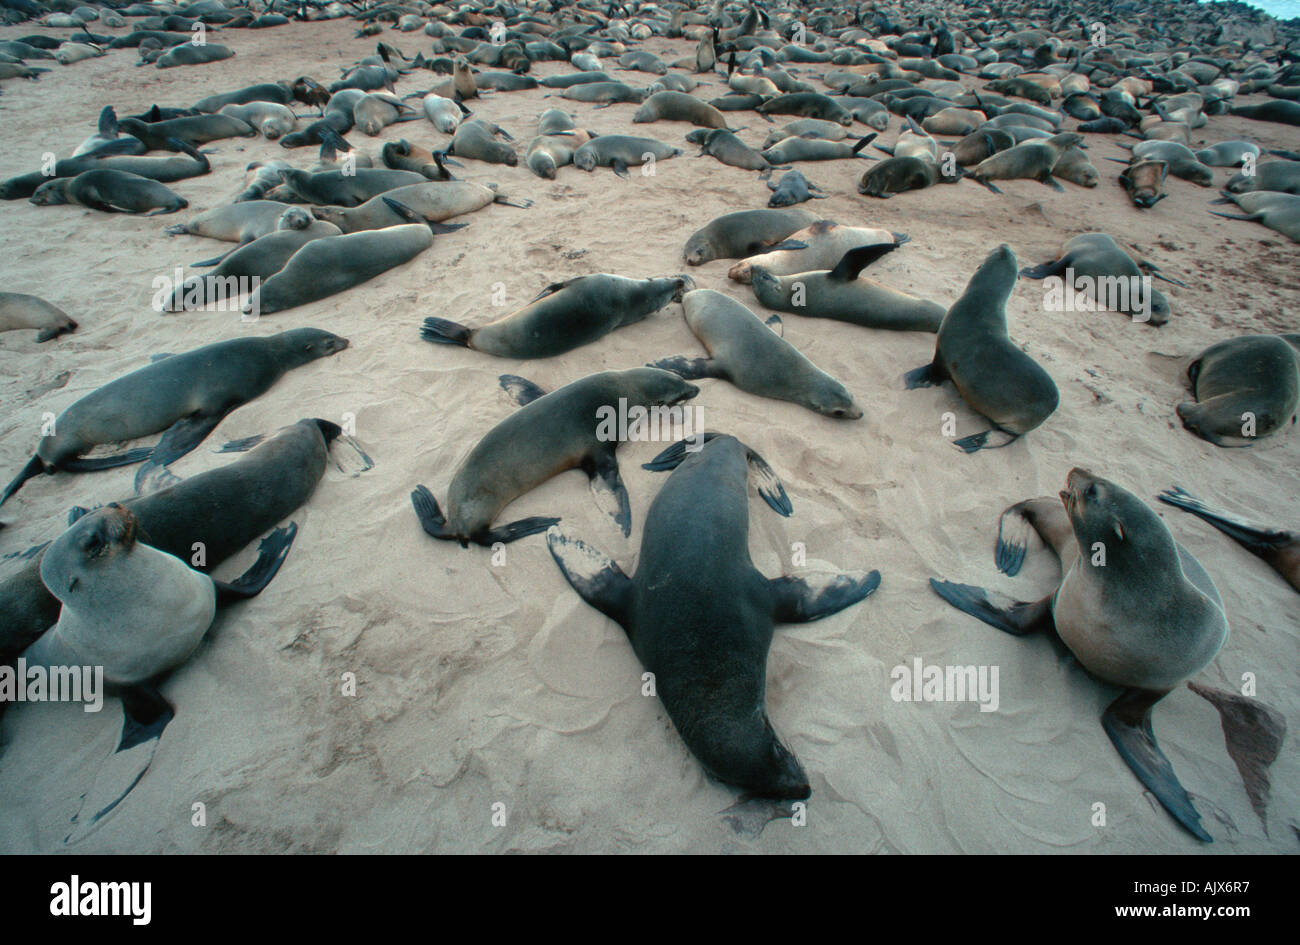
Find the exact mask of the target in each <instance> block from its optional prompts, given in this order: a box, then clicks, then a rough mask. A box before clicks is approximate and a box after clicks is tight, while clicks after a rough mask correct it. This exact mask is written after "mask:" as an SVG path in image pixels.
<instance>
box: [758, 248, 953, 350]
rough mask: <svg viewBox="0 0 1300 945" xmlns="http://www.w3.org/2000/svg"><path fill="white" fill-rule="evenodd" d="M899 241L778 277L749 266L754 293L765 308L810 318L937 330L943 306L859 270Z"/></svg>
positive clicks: (854, 250) (898, 327)
mask: <svg viewBox="0 0 1300 945" xmlns="http://www.w3.org/2000/svg"><path fill="white" fill-rule="evenodd" d="M898 245H899V244H898V243H895V242H892V241H887V242H883V243H874V244H868V245H866V246H859V247H857V248H855V249H851V250H848V251H847V252H845V253H844V254H843V256H842V257H841V258H840V259H839V260H838V262H837V263H836V265H835V266H834V267H833V268H831V269H829V270H818V271H814V272H796V273H792V274H790V275H787V276H776V275H773V274H772V273H770V272H768V271H767V270H766V269H764V268H763V267H762V266H758V265H754V266H751V267H750V283H751V286H752V288H753V290H754V297H755V298H757V299H758V301H759V302H760V303H762V304H763V305H765V306H767V307H768V308H771V309H775V310H776V311H778V312H790V313H793V314H795V315H804V316H807V317H809V318H831V319H834V320H836V321H841V322H849V323H850V324H853V325H861V326H863V327H864V328H881V329H888V330H890V331H929V332H934V331H938V329H939V325H940V323H941V322H942V321H943V318H944V308H943V306H942V305H937V304H935V303H934V302H930V301H928V300H926V299H920V298H917V297H916V296H913V295H908V294H907V293H906V292H899V291H898V290H897V289H891V288H889V287H888V286H885V285H881V284H880V283H879V282H876V281H875V280H873V279H861V278H859V273H860V272H861V271H862V270H863V269H864V268H865V267H866V266H868V265H870V264H871V263H872V262H874V261H876V260H877V259H880V258H881V257H882V256H884V255H885V254H886V253H890V252H893V251H894V249H896V248H897V246H898Z"/></svg>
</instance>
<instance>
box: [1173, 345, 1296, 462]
mask: <svg viewBox="0 0 1300 945" xmlns="http://www.w3.org/2000/svg"><path fill="white" fill-rule="evenodd" d="M1298 350H1300V334H1293V335H1246V336H1244V337H1240V338H1229V339H1228V340H1227V341H1220V342H1219V343H1218V344H1214V345H1211V346H1210V347H1208V348H1206V349H1205V350H1204V351H1202V352H1201V353H1200V355H1198V356H1197V358H1196V360H1194V361H1192V363H1191V364H1190V365H1188V367H1187V378H1188V380H1189V381H1190V382H1191V385H1192V396H1193V397H1195V398H1196V399H1195V400H1194V401H1191V400H1187V401H1183V402H1182V403H1180V404H1179V405H1178V417H1179V419H1180V420H1182V421H1183V426H1184V427H1186V428H1187V429H1188V430H1189V431H1190V432H1192V433H1195V434H1196V435H1197V436H1199V437H1200V438H1201V439H1203V440H1208V441H1209V442H1211V443H1213V444H1214V445H1216V446H1250V445H1252V444H1253V443H1255V442H1256V441H1258V440H1259V439H1261V438H1263V437H1266V436H1271V435H1272V434H1274V433H1276V432H1277V431H1278V430H1280V429H1282V428H1283V427H1285V426H1286V425H1287V424H1293V423H1295V420H1296V408H1297V407H1300V355H1298V354H1297V351H1298Z"/></svg>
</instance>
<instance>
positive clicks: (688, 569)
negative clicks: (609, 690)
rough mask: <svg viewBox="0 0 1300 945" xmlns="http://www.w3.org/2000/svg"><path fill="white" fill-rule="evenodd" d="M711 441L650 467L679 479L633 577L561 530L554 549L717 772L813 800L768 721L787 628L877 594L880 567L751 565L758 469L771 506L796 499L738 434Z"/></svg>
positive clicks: (759, 789)
mask: <svg viewBox="0 0 1300 945" xmlns="http://www.w3.org/2000/svg"><path fill="white" fill-rule="evenodd" d="M705 438H706V440H707V442H706V443H705V444H704V446H703V448H702V449H700V450H699V451H698V452H696V453H694V454H693V455H688V452H687V448H686V443H685V442H678V443H674V444H673V445H672V446H671V447H669V448H668V449H667V450H665V451H664V452H663V453H661V454H659V456H657V457H656V458H655V460H654V461H653V462H651V463H647V464H646V466H647V468H650V469H661V470H667V469H672V470H674V472H673V474H672V475H671V476H670V477H669V478H668V481H667V482H666V483H664V487H663V488H662V489H661V490H660V491H659V494H658V495H657V496H656V497H655V500H654V502H653V503H652V504H651V506H650V511H649V513H648V515H647V517H646V524H645V534H644V536H643V537H642V539H641V552H640V555H639V557H638V563H637V569H636V573H635V574H634V575H633V576H632V577H630V578H629V577H628V576H627V575H626V574H624V573H623V570H622V569H621V568H619V566H618V565H617V564H615V563H614V561H613V560H611V559H610V558H607V557H606V556H604V555H602V554H600V553H599V552H598V551H596V550H595V549H593V548H591V547H589V546H587V545H586V544H584V543H582V542H581V541H577V540H575V539H571V538H567V537H565V536H564V535H563V534H562V533H561V532H560V530H559V528H553V529H551V530H550V532H548V534H547V536H546V541H547V544H548V545H549V547H550V549H551V555H552V556H553V557H554V558H555V562H556V564H558V565H559V566H560V571H561V572H562V573H563V574H564V577H565V580H567V581H568V582H569V584H570V586H571V587H572V588H573V589H574V590H575V591H576V592H577V593H578V595H579V596H580V597H581V598H582V599H583V600H584V601H586V602H587V603H588V604H590V605H591V606H592V607H594V608H595V609H597V610H599V611H600V612H601V613H603V614H605V615H606V616H607V617H609V618H610V619H611V620H613V621H615V622H616V623H618V624H619V626H621V627H622V628H623V629H624V630H625V631H626V632H627V635H628V639H629V641H630V642H631V643H632V648H633V649H634V650H635V651H636V654H637V657H638V659H640V661H641V665H642V666H644V667H645V669H646V670H647V671H648V672H650V673H652V674H653V675H654V680H655V689H656V691H657V692H658V695H659V698H660V700H661V701H662V702H663V704H664V708H665V709H666V710H667V711H668V715H669V717H670V718H671V719H672V720H673V725H674V726H675V727H676V728H677V731H678V734H680V735H681V737H682V741H683V742H685V743H686V747H687V749H688V750H689V751H690V752H691V754H693V755H694V756H695V757H696V758H697V759H698V760H699V761H700V763H701V764H702V765H704V767H705V769H706V770H707V771H708V772H709V773H710V774H712V775H713V776H714V777H716V778H718V779H719V780H721V781H724V782H726V783H728V784H733V785H735V786H737V787H739V788H741V789H743V790H745V791H749V792H753V793H754V794H757V795H761V796H764V797H773V798H783V799H800V798H806V797H808V795H809V794H811V793H812V789H811V788H810V787H809V785H808V777H807V775H806V774H805V773H804V770H803V768H802V766H801V765H800V764H799V761H798V759H797V758H796V757H795V756H794V754H793V753H792V752H791V751H790V749H788V748H787V747H786V746H785V745H783V744H782V743H781V740H780V739H779V738H777V736H776V733H775V732H774V731H773V730H772V723H771V722H770V721H769V720H768V716H767V708H766V705H765V703H766V695H767V652H768V649H769V648H770V647H771V644H772V634H773V630H774V624H776V623H803V622H807V621H812V620H818V619H820V618H822V617H827V616H829V615H831V614H834V613H838V612H839V611H841V610H843V609H844V608H846V607H849V606H851V605H853V604H856V603H858V602H859V601H861V600H864V599H865V598H867V597H868V596H870V595H871V593H872V592H873V591H875V589H876V588H877V587H879V586H880V572H879V571H871V572H870V573H865V574H864V573H861V572H858V573H856V574H851V575H850V574H837V575H819V576H816V577H808V578H798V577H780V578H773V579H768V578H765V577H763V575H762V574H760V573H759V572H758V570H757V569H755V567H754V564H753V562H752V561H751V560H750V557H749V548H748V533H749V509H748V507H747V501H746V463H748V464H749V466H750V467H751V468H752V469H754V470H755V472H756V473H757V475H758V476H759V477H760V482H761V485H760V486H759V495H761V496H762V497H763V499H764V501H766V502H767V503H768V505H770V506H771V507H772V508H773V509H775V510H776V511H777V512H778V513H780V514H782V515H789V514H790V511H791V508H790V500H789V498H788V497H787V496H786V494H785V489H784V488H783V487H782V486H781V483H780V480H778V479H777V478H776V475H775V474H774V473H773V472H772V470H771V468H770V467H769V466H768V465H767V463H765V462H764V461H763V459H762V458H761V457H760V456H758V455H757V454H756V453H754V451H753V450H751V449H749V448H748V447H746V446H745V445H744V444H743V443H741V442H740V441H739V440H736V439H734V438H733V437H730V436H718V435H717V434H706V435H705ZM683 460H684V461H683Z"/></svg>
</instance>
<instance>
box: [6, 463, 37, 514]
mask: <svg viewBox="0 0 1300 945" xmlns="http://www.w3.org/2000/svg"><path fill="white" fill-rule="evenodd" d="M45 470H46V466H45V461H44V460H42V459H41V458H40V457H39V456H33V457H32V458H31V459H29V460H28V461H27V465H26V466H24V467H23V468H22V471H21V472H20V473H18V475H17V476H15V477H14V480H13V482H11V483H9V485H7V486H5V491H4V495H0V505H4V504H5V503H6V502H8V501H9V499H10V497H11V496H13V494H14V493H15V492H17V491H18V490H19V489H21V488H22V487H23V483H25V482H26V481H27V480H28V479H31V478H32V477H33V476H37V475H40V474H41V473H43V472H45Z"/></svg>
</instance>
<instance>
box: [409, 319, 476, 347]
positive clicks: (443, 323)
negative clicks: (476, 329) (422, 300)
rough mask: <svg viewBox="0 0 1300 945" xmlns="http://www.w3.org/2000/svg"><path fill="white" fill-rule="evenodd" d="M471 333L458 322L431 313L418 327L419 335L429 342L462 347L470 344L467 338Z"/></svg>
mask: <svg viewBox="0 0 1300 945" xmlns="http://www.w3.org/2000/svg"><path fill="white" fill-rule="evenodd" d="M472 334H473V332H472V331H471V330H470V329H469V328H467V327H466V326H464V325H462V324H461V323H460V322H453V321H448V320H447V319H445V318H434V317H433V316H432V315H431V316H429V317H428V318H426V319H425V320H424V326H423V327H422V328H421V329H420V337H421V338H423V339H424V340H425V341H427V342H429V343H430V344H435V345H460V346H461V347H462V348H468V347H469V346H470V344H469V340H470V336H471V335H472Z"/></svg>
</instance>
